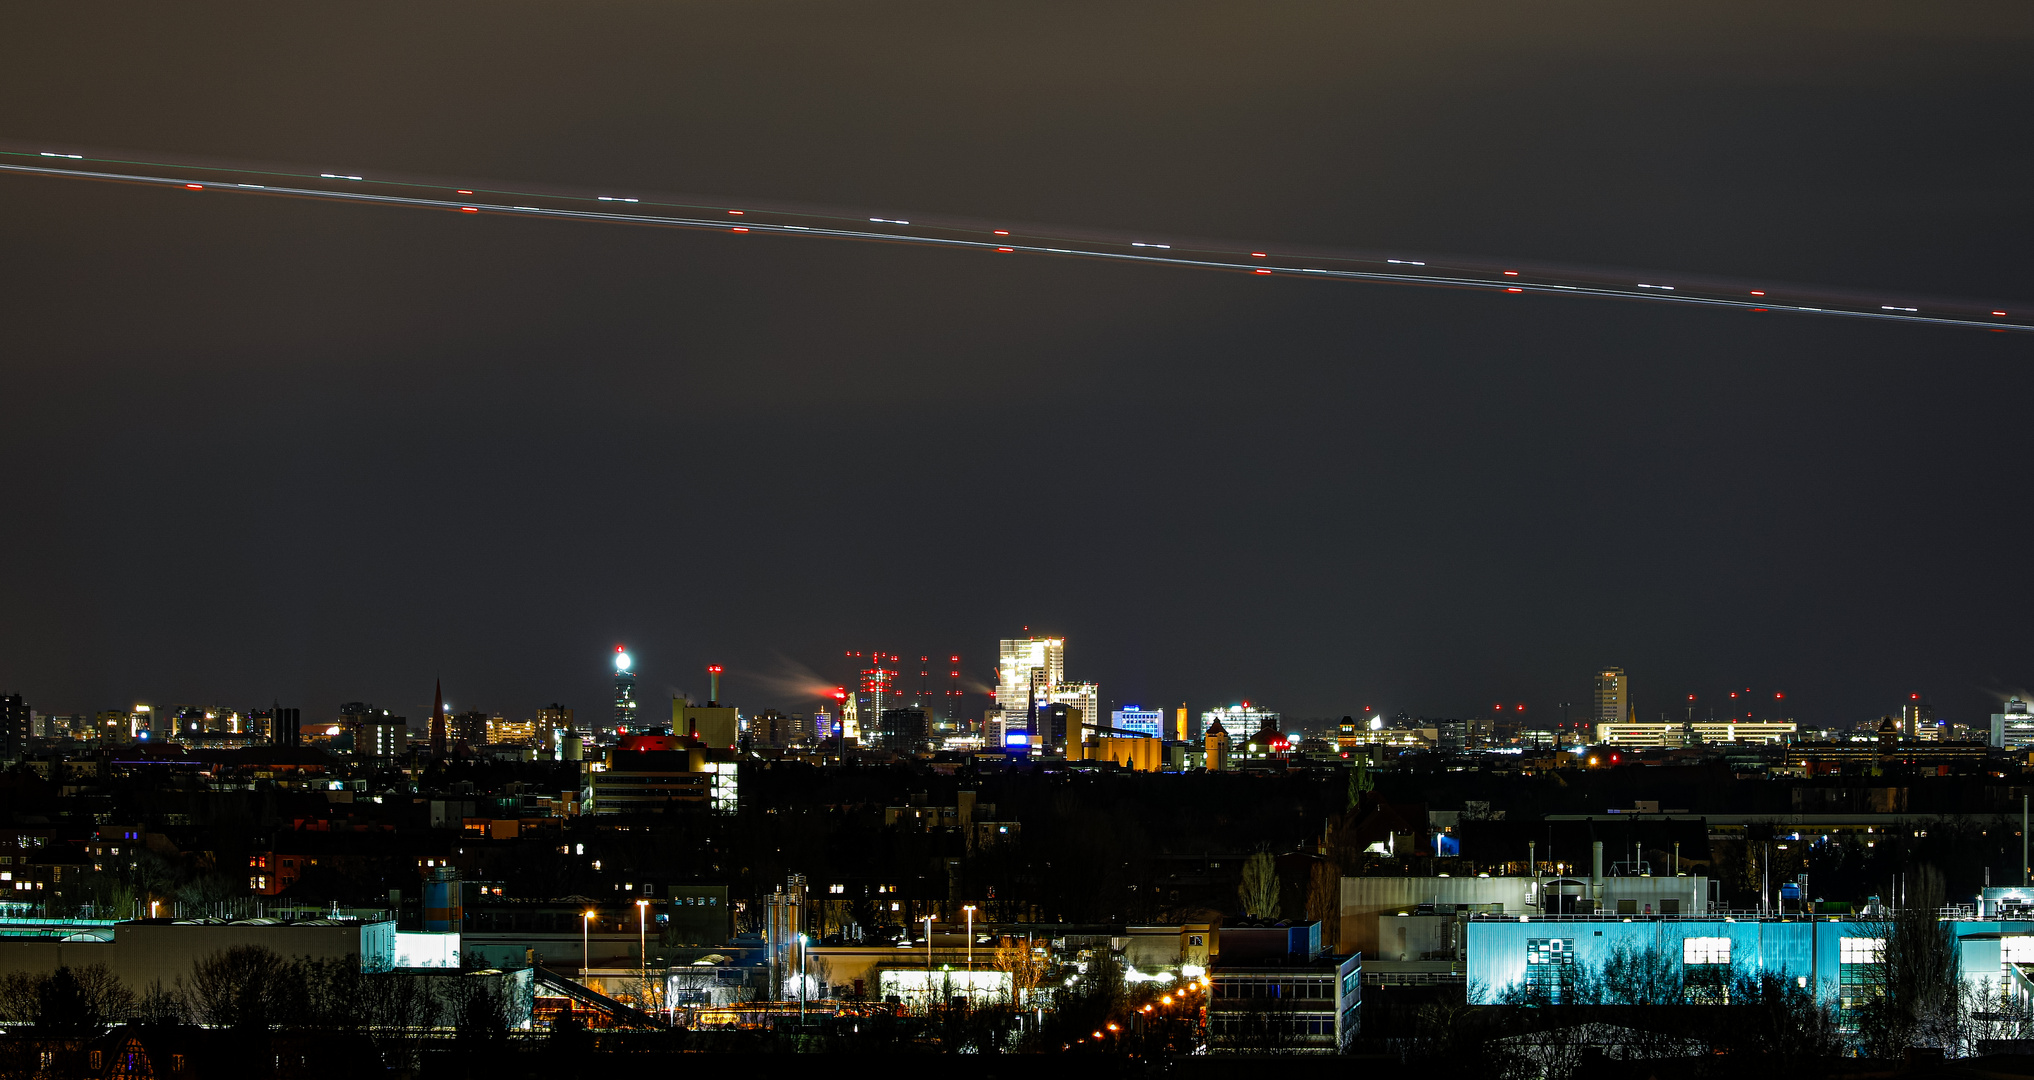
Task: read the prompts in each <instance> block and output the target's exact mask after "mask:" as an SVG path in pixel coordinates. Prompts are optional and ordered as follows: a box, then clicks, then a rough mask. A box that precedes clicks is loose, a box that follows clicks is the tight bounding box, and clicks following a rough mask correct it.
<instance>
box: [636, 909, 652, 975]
mask: <svg viewBox="0 0 2034 1080" xmlns="http://www.w3.org/2000/svg"><path fill="white" fill-rule="evenodd" d="M636 960H637V964H638V966H639V967H641V968H642V977H643V978H649V976H650V902H649V901H648V900H638V901H636Z"/></svg>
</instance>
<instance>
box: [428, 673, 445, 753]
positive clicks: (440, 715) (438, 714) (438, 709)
mask: <svg viewBox="0 0 2034 1080" xmlns="http://www.w3.org/2000/svg"><path fill="white" fill-rule="evenodd" d="M431 756H432V757H434V758H442V757H444V756H445V680H443V679H439V680H438V686H437V689H435V690H433V691H431Z"/></svg>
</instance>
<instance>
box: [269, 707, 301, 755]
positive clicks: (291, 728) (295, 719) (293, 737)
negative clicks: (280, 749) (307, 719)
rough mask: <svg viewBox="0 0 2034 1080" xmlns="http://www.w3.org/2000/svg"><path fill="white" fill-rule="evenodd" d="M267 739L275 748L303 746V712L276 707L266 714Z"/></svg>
mask: <svg viewBox="0 0 2034 1080" xmlns="http://www.w3.org/2000/svg"><path fill="white" fill-rule="evenodd" d="M268 733H269V734H268V738H269V741H270V742H272V743H274V744H276V745H277V746H302V745H303V744H304V710H302V709H286V708H283V707H282V706H280V705H278V706H276V707H275V708H273V709H270V710H269V713H268Z"/></svg>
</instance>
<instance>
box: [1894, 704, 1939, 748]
mask: <svg viewBox="0 0 2034 1080" xmlns="http://www.w3.org/2000/svg"><path fill="white" fill-rule="evenodd" d="M1900 734H1902V735H1905V736H1906V737H1908V738H1910V739H1922V740H1925V741H1931V742H1932V741H1934V740H1936V739H1937V738H1938V736H1939V731H1938V729H1937V728H1936V726H1935V707H1934V706H1933V705H1925V704H1923V703H1922V701H1921V695H1919V694H1909V695H1907V703H1906V704H1905V705H1902V706H1901V707H1900Z"/></svg>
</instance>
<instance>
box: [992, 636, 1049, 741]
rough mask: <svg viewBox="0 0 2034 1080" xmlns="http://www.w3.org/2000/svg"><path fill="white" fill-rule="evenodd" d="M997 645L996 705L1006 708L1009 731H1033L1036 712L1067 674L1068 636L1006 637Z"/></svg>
mask: <svg viewBox="0 0 2034 1080" xmlns="http://www.w3.org/2000/svg"><path fill="white" fill-rule="evenodd" d="M997 644H998V655H999V656H1000V657H1001V662H1000V663H999V664H998V666H997V668H996V707H997V708H999V709H1001V710H1003V724H1004V727H1005V730H1010V731H1015V730H1018V729H1020V728H1021V729H1023V730H1025V731H1030V730H1031V728H1032V724H1031V714H1032V712H1033V711H1034V710H1035V709H1036V708H1037V707H1038V706H1039V705H1040V704H1043V703H1045V702H1046V700H1047V699H1046V696H1045V694H1046V691H1048V690H1049V689H1050V688H1051V687H1053V686H1056V685H1058V684H1059V681H1060V680H1061V679H1063V678H1065V677H1066V639H1065V638H1035V637H1034V638H1005V639H1003V640H1002V641H1000V642H998V643H997Z"/></svg>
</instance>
